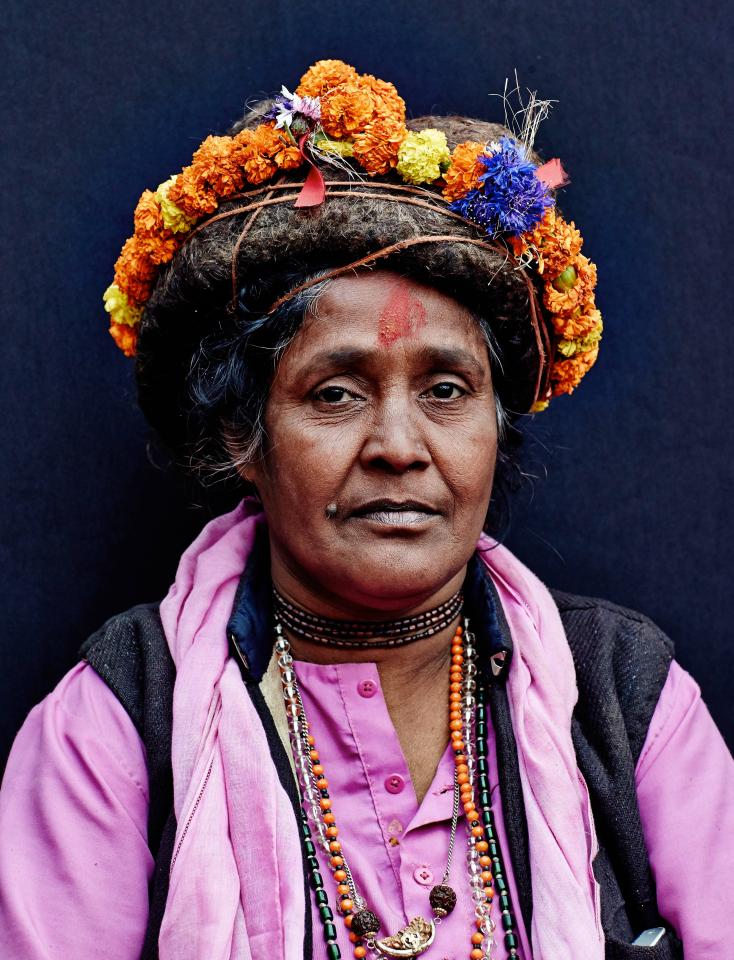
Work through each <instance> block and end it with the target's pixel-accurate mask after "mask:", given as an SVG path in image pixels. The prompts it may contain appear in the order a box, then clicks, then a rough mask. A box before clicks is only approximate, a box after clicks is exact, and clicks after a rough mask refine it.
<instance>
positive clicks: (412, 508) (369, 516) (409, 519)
mask: <svg viewBox="0 0 734 960" xmlns="http://www.w3.org/2000/svg"><path fill="white" fill-rule="evenodd" d="M439 515H440V513H439V511H438V510H436V509H435V507H431V506H429V505H428V504H425V503H421V502H419V501H417V500H385V499H383V500H371V501H369V503H364V504H362V505H361V506H359V507H357V508H356V509H355V510H352V511H351V513H350V517H351V518H354V519H357V520H366V521H369V522H371V523H377V524H380V525H382V526H384V527H393V528H395V527H417V526H421V525H422V524H425V523H428V522H429V521H431V520H432V519H433V518H435V517H437V516H439Z"/></svg>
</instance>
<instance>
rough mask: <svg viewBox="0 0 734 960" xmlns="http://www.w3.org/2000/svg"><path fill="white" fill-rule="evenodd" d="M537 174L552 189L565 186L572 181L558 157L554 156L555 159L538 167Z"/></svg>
mask: <svg viewBox="0 0 734 960" xmlns="http://www.w3.org/2000/svg"><path fill="white" fill-rule="evenodd" d="M535 176H536V177H537V178H538V180H540V181H541V182H542V183H544V184H545V185H546V186H547V187H550V189H551V190H557V189H558V188H559V187H565V186H567V185H568V184H569V183H570V182H571V181H570V180H569V177H568V174H567V173H566V171H565V170H564V169H563V164H562V163H561V161H560V160H559V159H558V157H554V159H553V160H549V161H548V163H544V164H543V166H542V167H538V168H537V170H536V171H535Z"/></svg>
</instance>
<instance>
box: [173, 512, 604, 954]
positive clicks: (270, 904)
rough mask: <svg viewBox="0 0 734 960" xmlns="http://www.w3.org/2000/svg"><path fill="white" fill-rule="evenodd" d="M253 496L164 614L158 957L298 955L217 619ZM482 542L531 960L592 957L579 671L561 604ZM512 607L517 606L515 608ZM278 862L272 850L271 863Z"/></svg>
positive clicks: (248, 533)
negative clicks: (503, 644)
mask: <svg viewBox="0 0 734 960" xmlns="http://www.w3.org/2000/svg"><path fill="white" fill-rule="evenodd" d="M257 509H258V507H257V506H255V504H254V503H253V502H252V501H249V500H245V501H243V502H242V503H241V504H239V506H237V507H236V508H235V509H234V510H233V511H232V512H231V513H228V514H225V515H224V516H220V517H217V518H215V519H214V520H212V521H211V522H210V523H209V524H207V526H206V527H205V528H204V529H203V531H202V532H201V534H200V535H199V536H198V537H197V539H196V540H195V541H194V542H193V543H192V544H191V546H190V547H189V548H188V549H187V550H186V551H185V553H184V554H183V556H182V557H181V562H180V564H179V568H178V571H177V574H176V580H175V583H174V584H173V586H172V587H171V589H170V591H169V592H168V595H167V596H166V597H165V599H164V600H163V602H162V604H161V619H162V621H163V627H164V630H165V633H166V637H167V639H168V644H169V647H170V649H171V654H172V656H173V660H174V662H175V664H176V670H177V675H176V684H175V688H174V701H173V742H172V762H173V781H174V807H175V812H176V818H177V822H178V830H177V835H176V842H175V844H174V855H173V858H172V863H171V874H170V888H169V894H168V901H167V904H166V911H165V915H164V917H163V923H162V926H161V933H160V939H159V952H160V958H161V960H200V958H201V957H207V960H234V958H237V960H250V958H252V960H302V957H303V939H304V913H305V908H306V904H305V903H304V892H303V878H302V876H301V875H300V872H299V873H298V875H291V874H289V873H287V872H285V871H284V870H283V869H282V867H281V864H284V863H293V862H296V863H299V862H300V850H299V842H300V841H299V834H298V827H297V824H296V821H295V818H294V817H293V810H292V807H291V804H290V802H289V800H288V797H287V796H286V793H285V791H284V790H283V788H282V786H281V784H280V782H279V780H278V777H277V774H276V771H275V767H274V765H273V763H272V761H271V759H270V750H269V747H268V744H267V741H266V738H265V733H264V731H263V728H262V725H261V723H260V720H259V718H258V716H257V714H256V712H255V708H254V706H253V705H252V702H251V700H250V697H249V695H248V693H247V691H246V689H245V687H244V684H243V683H242V679H241V676H240V672H239V668H238V666H237V664H236V663H235V661H234V660H233V659H231V658H230V656H229V647H228V641H227V636H226V629H225V627H226V624H227V622H228V620H229V616H230V613H231V611H232V606H233V603H234V597H235V592H236V589H237V585H238V582H239V578H240V575H241V573H242V570H243V568H244V566H245V562H246V559H247V556H248V553H249V551H250V550H251V548H252V544H253V540H254V535H255V530H256V527H257V525H258V524H259V523H263V522H264V518H263V516H262V514H258V513H256V512H255V511H256V510H257ZM493 545H494V541H492V540H491V539H489V538H487V537H482V539H481V540H480V543H479V553H480V556H481V558H482V560H483V561H484V563H485V564H486V565H487V567H488V568H489V571H490V573H491V575H492V579H493V581H494V583H495V585H496V587H497V590H498V593H499V595H500V599H501V601H502V605H503V609H504V610H505V614H506V616H507V618H508V623H509V627H510V631H511V633H512V638H513V643H514V656H513V662H512V667H511V669H510V672H509V675H508V681H507V682H508V694H509V700H510V706H511V712H512V722H513V727H514V731H515V737H516V740H517V747H518V756H519V763H520V774H521V779H522V787H523V796H524V799H525V806H526V812H527V819H528V834H529V841H530V856H531V862H532V884H533V922H532V930H531V931H530V938H531V942H532V950H533V956H534V958H535V960H557V958H558V957H561V956H566V957H585V958H587V960H603V957H604V937H603V932H602V929H601V921H600V915H599V893H598V887H597V885H596V883H595V881H594V877H593V873H592V870H591V861H592V859H593V857H594V855H595V853H596V850H597V843H596V836H595V833H594V826H593V820H592V817H591V808H590V804H589V798H588V792H587V790H586V785H585V784H584V782H583V778H582V777H581V774H580V773H579V771H578V768H577V765H576V758H575V754H574V749H573V745H572V742H571V734H570V723H571V712H572V710H573V706H574V704H575V702H576V699H577V689H576V676H575V671H574V666H573V661H572V658H571V653H570V650H569V647H568V643H567V641H566V637H565V634H564V631H563V625H562V623H561V619H560V616H559V614H558V610H557V608H556V605H555V603H554V602H553V598H552V597H551V596H550V594H549V592H548V590H547V589H546V587H545V586H544V585H543V584H542V583H541V582H540V580H538V578H537V577H536V576H535V575H534V574H533V573H531V572H530V570H528V569H527V568H526V567H525V566H524V565H523V564H522V563H520V561H519V560H518V559H517V558H516V557H515V556H513V554H512V553H511V552H510V551H509V550H508V549H507V548H505V547H503V546H494V549H491V550H490V549H489V548H490V547H492V546H493ZM511 598H514V600H515V601H516V602H515V603H512V602H510V600H511ZM276 852H277V856H276Z"/></svg>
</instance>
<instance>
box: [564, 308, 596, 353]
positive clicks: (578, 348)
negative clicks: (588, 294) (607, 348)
mask: <svg viewBox="0 0 734 960" xmlns="http://www.w3.org/2000/svg"><path fill="white" fill-rule="evenodd" d="M596 313H597V314H598V317H599V319H598V322H597V323H596V324H595V325H594V326H593V327H592V328H591V330H590V331H589V332H588V333H587V334H586V336H585V337H581V338H580V339H579V340H559V341H558V343H557V344H556V350H557V351H558V352H559V353H561V354H563V356H564V357H573V356H575V355H576V354H577V353H583V352H584V351H585V350H589V349H590V348H591V347H593V346H594V344H595V343H598V342H599V341H600V340H601V335H602V331H603V329H604V324H603V323H602V319H601V314H600V313H599V311H598V310H597V311H596Z"/></svg>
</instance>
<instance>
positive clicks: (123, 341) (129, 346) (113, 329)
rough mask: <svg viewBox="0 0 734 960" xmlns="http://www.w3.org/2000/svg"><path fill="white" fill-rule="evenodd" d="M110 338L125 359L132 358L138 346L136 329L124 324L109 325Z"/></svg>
mask: <svg viewBox="0 0 734 960" xmlns="http://www.w3.org/2000/svg"><path fill="white" fill-rule="evenodd" d="M110 336H111V337H112V339H113V340H114V341H115V343H116V344H117V346H118V347H119V348H120V350H122V352H123V353H124V354H125V356H126V357H134V356H135V350H136V349H137V346H138V328H137V327H129V326H127V324H124V323H111V324H110Z"/></svg>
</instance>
